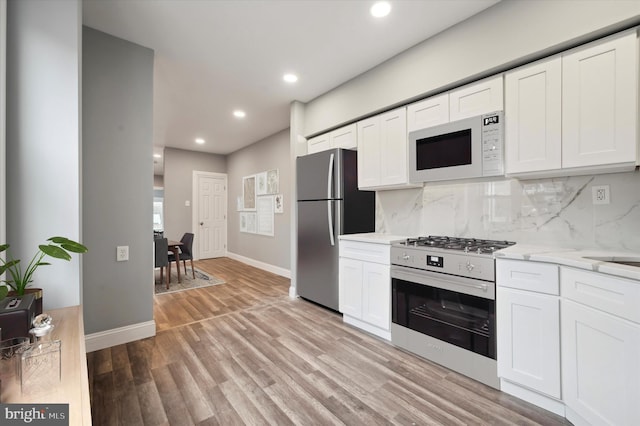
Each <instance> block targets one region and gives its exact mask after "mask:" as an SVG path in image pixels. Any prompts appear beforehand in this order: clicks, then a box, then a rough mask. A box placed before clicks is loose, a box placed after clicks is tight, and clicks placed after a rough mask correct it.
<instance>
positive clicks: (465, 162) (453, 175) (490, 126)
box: [409, 111, 504, 183]
mask: <svg viewBox="0 0 640 426" xmlns="http://www.w3.org/2000/svg"><path fill="white" fill-rule="evenodd" d="M503 125H504V115H503V113H502V111H497V112H493V113H491V114H484V115H481V116H477V117H471V118H465V119H463V120H458V121H453V122H451V123H446V124H441V125H439V126H433V127H428V128H426V129H420V130H414V131H412V132H410V133H409V167H410V169H409V180H410V181H411V183H420V182H433V181H442V180H454V179H470V178H479V177H486V176H502V175H504V142H503V139H504V136H503V135H504V129H503Z"/></svg>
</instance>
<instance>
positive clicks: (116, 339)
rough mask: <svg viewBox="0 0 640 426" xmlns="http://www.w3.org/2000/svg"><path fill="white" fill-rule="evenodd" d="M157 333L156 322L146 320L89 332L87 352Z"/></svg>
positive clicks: (86, 342) (86, 341) (86, 340)
mask: <svg viewBox="0 0 640 426" xmlns="http://www.w3.org/2000/svg"><path fill="white" fill-rule="evenodd" d="M155 335H156V322H155V321H146V322H140V323H137V324H132V325H127V326H125V327H120V328H113V329H111V330H105V331H99V332H97V333H92V334H87V335H86V336H85V344H86V347H87V353H89V352H93V351H99V350H100V349H105V348H110V347H112V346H117V345H122V344H123V343H129V342H133V341H134V340H140V339H146V338H147V337H153V336H155Z"/></svg>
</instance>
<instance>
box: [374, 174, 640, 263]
mask: <svg viewBox="0 0 640 426" xmlns="http://www.w3.org/2000/svg"><path fill="white" fill-rule="evenodd" d="M594 185H609V187H610V197H611V203H610V204H608V205H594V204H593V203H592V189H591V188H592V187H593V186H594ZM376 231H377V232H386V233H392V234H397V235H409V236H417V235H449V236H456V237H469V238H487V239H499V240H503V239H504V240H511V241H516V242H520V243H526V244H535V245H544V246H554V247H567V248H576V249H606V250H624V251H636V252H640V172H639V171H637V170H636V171H635V172H628V173H614V174H603V175H593V176H573V177H563V178H549V179H531V180H516V179H499V180H489V181H481V182H480V181H479V182H465V183H451V182H449V183H433V184H431V183H428V184H426V185H425V186H424V188H418V189H403V190H395V191H378V192H377V196H376Z"/></svg>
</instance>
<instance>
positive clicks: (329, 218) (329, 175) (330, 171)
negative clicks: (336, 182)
mask: <svg viewBox="0 0 640 426" xmlns="http://www.w3.org/2000/svg"><path fill="white" fill-rule="evenodd" d="M333 158H334V154H333V153H331V156H330V157H329V169H328V170H327V223H328V224H329V241H330V242H331V246H332V247H333V246H335V245H336V239H335V237H334V236H333V209H332V208H331V204H332V200H331V198H332V194H331V183H332V179H331V178H332V177H333Z"/></svg>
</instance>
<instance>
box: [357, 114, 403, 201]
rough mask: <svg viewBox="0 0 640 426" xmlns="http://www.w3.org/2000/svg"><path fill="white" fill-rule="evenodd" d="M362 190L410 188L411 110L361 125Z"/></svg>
mask: <svg viewBox="0 0 640 426" xmlns="http://www.w3.org/2000/svg"><path fill="white" fill-rule="evenodd" d="M357 127H358V187H359V188H360V189H392V188H402V187H407V186H411V185H409V183H408V182H409V172H408V157H407V110H406V108H404V107H403V108H398V109H395V110H393V111H389V112H386V113H384V114H380V115H376V116H374V117H371V118H368V119H366V120H362V121H360V122H358V126H357Z"/></svg>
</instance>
